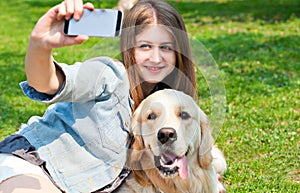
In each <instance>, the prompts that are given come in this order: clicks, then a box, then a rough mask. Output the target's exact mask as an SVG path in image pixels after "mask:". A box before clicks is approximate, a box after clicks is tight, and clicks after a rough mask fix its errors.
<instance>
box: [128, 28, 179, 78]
mask: <svg viewBox="0 0 300 193" xmlns="http://www.w3.org/2000/svg"><path fill="white" fill-rule="evenodd" d="M135 40H136V44H135V49H134V57H135V61H136V64H135V65H136V67H137V71H138V74H139V76H140V77H141V78H142V80H144V81H146V82H148V83H158V82H161V81H162V80H163V79H164V78H165V77H166V76H168V75H169V74H170V73H171V72H172V71H173V69H174V68H175V63H176V55H175V51H174V50H175V42H174V39H173V38H172V36H171V34H170V33H169V32H168V31H167V30H166V28H165V27H163V26H159V25H149V26H147V27H146V28H145V29H144V30H143V31H142V32H141V33H139V34H138V35H137V36H136V39H135Z"/></svg>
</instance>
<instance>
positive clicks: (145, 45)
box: [139, 44, 151, 49]
mask: <svg viewBox="0 0 300 193" xmlns="http://www.w3.org/2000/svg"><path fill="white" fill-rule="evenodd" d="M139 48H142V49H150V48H151V45H149V44H141V45H140V46H139Z"/></svg>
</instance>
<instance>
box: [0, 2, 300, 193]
mask: <svg viewBox="0 0 300 193" xmlns="http://www.w3.org/2000/svg"><path fill="white" fill-rule="evenodd" d="M58 2H60V1H54V0H47V1H44V0H36V1H34V0H15V1H14V2H13V5H12V4H11V2H10V1H0V7H1V14H0V26H1V29H0V39H1V44H0V67H1V68H0V74H1V78H0V90H1V96H0V125H1V127H0V138H3V137H5V136H7V135H9V134H11V133H13V132H15V131H16V130H17V128H18V127H19V125H20V124H21V123H25V122H26V121H27V120H28V118H29V117H30V116H32V115H42V113H43V112H44V110H45V108H46V105H43V104H39V103H37V102H33V101H30V100H29V99H27V98H26V97H25V96H23V94H22V91H21V90H20V88H19V86H18V83H19V82H20V81H23V80H25V79H26V77H25V73H24V70H23V69H24V68H23V64H24V56H25V52H26V46H27V43H28V37H29V35H30V32H31V30H32V28H33V26H34V24H35V22H36V21H37V19H38V18H39V17H40V16H41V15H42V14H43V13H44V12H45V11H46V10H48V8H50V7H51V6H52V5H55V4H56V3H58ZM92 2H95V5H96V7H102V8H110V7H113V6H115V5H116V0H114V1H103V0H102V1H100V0H98V1H96V0H94V1H92ZM169 2H170V3H172V4H173V5H174V6H175V7H176V8H177V9H178V10H179V12H180V13H181V14H182V16H183V18H184V20H185V21H186V24H187V29H188V32H189V35H190V36H192V37H193V38H196V40H197V41H198V42H201V43H202V45H204V47H205V48H206V49H207V50H208V52H209V53H210V54H211V56H212V57H213V58H214V60H215V62H216V64H217V65H216V66H217V67H218V68H219V73H220V78H221V83H222V84H223V86H224V88H225V91H226V107H225V108H224V110H225V114H224V116H225V119H224V123H223V125H222V126H221V128H217V129H219V132H218V135H216V143H217V145H218V146H219V147H220V149H222V150H223V151H224V153H225V156H226V158H227V162H228V171H227V173H226V174H225V175H224V183H225V184H226V186H227V191H228V192H237V193H240V192H255V193H257V192H274V193H275V192H276V193H277V192H282V193H289V192H293V193H297V192H300V153H299V152H300V137H299V136H300V49H299V48H300V46H299V45H300V19H299V16H300V3H299V1H297V0H280V1H268V0H260V1H259V0H248V1H229V0H219V1H213V0H210V1H208V0H207V1H200V0H197V1H196V0H195V1H188V0H182V1H180V0H176V1H169ZM102 41H103V44H102V43H101V42H102ZM115 42H116V41H115V40H114V42H113V43H107V41H105V40H99V39H96V38H91V40H89V41H88V42H86V43H84V44H83V45H80V46H74V47H68V48H63V49H58V50H54V52H53V54H54V56H55V58H56V59H57V60H58V61H61V62H65V63H69V64H72V63H73V62H75V61H81V60H84V59H87V58H88V57H91V56H94V55H95V53H94V51H95V46H99V44H100V45H105V46H106V45H107V46H108V47H109V46H112V47H113V45H114V46H116V44H115ZM105 46H104V47H105ZM103 50H105V49H103ZM96 54H97V53H96ZM101 54H104V55H106V52H105V51H103V53H99V55H101ZM198 76H199V79H198V80H199V86H198V87H199V88H198V89H199V90H198V92H199V104H200V105H201V107H202V108H203V110H204V111H205V112H207V114H208V115H209V116H210V117H211V118H212V119H213V118H214V117H213V115H212V114H211V113H212V111H213V110H212V109H211V103H212V100H211V98H210V92H209V89H211V88H209V86H207V85H206V81H205V79H203V77H202V74H201V71H198ZM213 120H214V119H213ZM212 125H214V124H213V123H212Z"/></svg>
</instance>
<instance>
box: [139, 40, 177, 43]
mask: <svg viewBox="0 0 300 193" xmlns="http://www.w3.org/2000/svg"><path fill="white" fill-rule="evenodd" d="M137 43H147V44H153V42H151V41H148V40H140V41H137ZM160 44H175V43H174V42H161V43H160Z"/></svg>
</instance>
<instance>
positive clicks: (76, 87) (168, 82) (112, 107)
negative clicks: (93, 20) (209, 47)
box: [0, 0, 196, 193]
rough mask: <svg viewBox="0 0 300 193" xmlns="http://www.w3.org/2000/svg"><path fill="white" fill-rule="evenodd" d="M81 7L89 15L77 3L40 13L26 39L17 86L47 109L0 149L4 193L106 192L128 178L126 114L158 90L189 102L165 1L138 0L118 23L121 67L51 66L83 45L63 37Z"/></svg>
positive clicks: (183, 58)
mask: <svg viewBox="0 0 300 193" xmlns="http://www.w3.org/2000/svg"><path fill="white" fill-rule="evenodd" d="M83 8H86V9H90V10H93V9H94V7H93V5H92V4H90V3H86V4H84V5H83V3H82V1H81V0H65V1H64V2H62V3H61V4H59V5H56V6H54V7H53V8H51V9H50V10H49V11H48V12H47V13H46V14H45V15H43V16H42V17H41V18H40V19H39V21H38V22H37V24H36V26H35V28H34V29H33V31H32V33H31V36H30V40H29V44H28V49H27V53H26V59H25V71H26V75H27V81H25V82H22V83H21V84H20V85H21V87H22V89H23V91H24V93H25V94H26V95H27V96H28V97H29V98H31V99H33V100H37V101H41V102H45V103H53V104H52V105H50V106H49V108H48V109H47V111H46V112H45V114H44V115H43V116H42V117H36V116H35V117H32V118H30V120H29V121H28V123H27V124H24V125H22V126H21V128H20V130H19V131H18V132H17V133H16V134H15V135H12V136H9V137H7V138H6V139H5V140H4V141H2V142H1V143H0V189H1V190H2V191H4V192H23V193H24V192H31V193H33V192H43V193H47V192H95V191H97V192H108V191H111V190H113V189H114V188H116V187H117V185H118V184H119V183H118V182H120V181H122V180H123V179H124V178H125V177H126V176H127V175H128V173H129V170H128V169H126V168H124V165H125V162H126V152H127V148H128V147H127V142H128V136H129V128H128V126H129V120H130V117H131V111H132V109H133V110H134V109H135V108H136V107H137V106H138V105H139V103H140V102H141V101H142V100H143V99H144V98H145V97H147V96H148V95H149V94H151V93H152V92H155V91H156V90H160V89H164V88H173V89H177V90H181V91H183V92H185V93H187V94H189V95H191V96H193V97H194V98H195V99H196V94H195V85H196V81H195V72H194V68H193V63H192V62H191V60H190V58H191V53H190V47H189V42H188V38H187V35H186V33H185V32H186V29H185V25H184V23H183V21H182V18H181V17H180V15H179V14H178V12H177V11H176V10H175V9H174V8H173V7H172V6H170V5H169V4H167V3H165V2H164V1H160V0H148V1H141V2H139V3H138V4H136V5H135V7H134V8H133V9H132V11H130V12H129V13H128V14H127V15H126V17H125V18H124V21H123V22H124V23H123V30H122V35H121V40H120V42H121V44H120V48H121V53H122V54H121V55H122V62H123V64H122V63H121V62H119V61H116V60H113V59H111V58H108V57H98V58H93V59H90V60H87V61H84V62H77V63H75V64H74V65H66V64H63V63H58V62H56V61H55V60H54V59H53V57H52V55H51V51H52V49H53V48H60V47H65V46H71V45H75V44H81V43H82V42H84V41H86V40H87V39H88V37H87V36H84V35H79V36H76V37H68V36H66V35H64V34H63V32H62V29H63V22H64V20H68V19H70V18H71V16H73V17H74V18H75V19H76V20H79V19H80V17H81V15H82V11H83ZM124 67H125V68H124ZM128 80H129V81H128ZM128 91H130V92H128ZM25 160H26V161H25Z"/></svg>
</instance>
